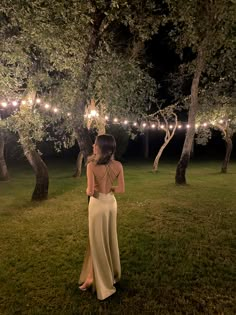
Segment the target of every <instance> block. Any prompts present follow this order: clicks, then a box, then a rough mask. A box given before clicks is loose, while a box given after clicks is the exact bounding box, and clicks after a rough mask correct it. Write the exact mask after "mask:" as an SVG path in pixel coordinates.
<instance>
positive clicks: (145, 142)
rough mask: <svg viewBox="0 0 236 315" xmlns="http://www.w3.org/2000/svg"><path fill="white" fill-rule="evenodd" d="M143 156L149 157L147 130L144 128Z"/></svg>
mask: <svg viewBox="0 0 236 315" xmlns="http://www.w3.org/2000/svg"><path fill="white" fill-rule="evenodd" d="M143 141H144V158H145V159H148V158H149V131H148V129H146V130H145V131H144V139H143Z"/></svg>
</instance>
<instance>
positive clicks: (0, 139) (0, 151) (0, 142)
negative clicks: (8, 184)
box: [0, 126, 9, 181]
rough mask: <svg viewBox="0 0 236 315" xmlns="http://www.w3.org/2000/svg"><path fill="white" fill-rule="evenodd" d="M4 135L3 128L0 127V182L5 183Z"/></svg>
mask: <svg viewBox="0 0 236 315" xmlns="http://www.w3.org/2000/svg"><path fill="white" fill-rule="evenodd" d="M4 152H5V134H4V130H3V128H1V126H0V180H1V181H6V180H8V179H9V174H8V170H7V164H6V161H5V154H4Z"/></svg>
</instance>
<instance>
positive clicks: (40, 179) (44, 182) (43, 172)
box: [25, 150, 49, 201]
mask: <svg viewBox="0 0 236 315" xmlns="http://www.w3.org/2000/svg"><path fill="white" fill-rule="evenodd" d="M25 155H26V158H27V160H28V161H29V163H30V165H31V166H32V168H33V170H34V173H35V175H36V184H35V187H34V191H33V194H32V198H31V200H37V201H40V200H45V199H47V198H48V185H49V178H48V169H47V166H46V164H45V163H44V162H43V160H42V159H41V157H40V155H39V154H38V152H37V151H36V150H33V151H29V152H27V153H25Z"/></svg>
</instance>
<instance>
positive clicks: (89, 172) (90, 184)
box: [86, 162, 94, 196]
mask: <svg viewBox="0 0 236 315" xmlns="http://www.w3.org/2000/svg"><path fill="white" fill-rule="evenodd" d="M86 194H87V195H88V196H93V195H94V174H93V164H92V162H90V163H88V165H87V189H86Z"/></svg>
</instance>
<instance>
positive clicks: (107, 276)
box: [79, 193, 121, 300]
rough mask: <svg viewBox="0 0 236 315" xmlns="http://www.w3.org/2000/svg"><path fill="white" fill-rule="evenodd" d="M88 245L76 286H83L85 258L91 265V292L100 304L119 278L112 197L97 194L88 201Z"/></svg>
mask: <svg viewBox="0 0 236 315" xmlns="http://www.w3.org/2000/svg"><path fill="white" fill-rule="evenodd" d="M88 221H89V245H88V248H87V252H86V255H85V259H84V263H83V267H82V271H81V274H80V279H79V284H82V283H83V282H85V280H86V278H87V274H88V270H89V256H90V255H91V258H92V264H93V288H94V290H96V292H97V298H98V299H99V300H104V299H106V298H107V297H109V296H110V295H112V294H113V293H115V292H116V288H115V287H114V284H115V283H116V282H117V281H119V279H120V276H121V267H120V255H119V247H118V239H117V223H116V222H117V203H116V198H115V196H114V195H113V193H108V194H103V193H97V195H96V196H93V197H91V198H90V202H89V208H88Z"/></svg>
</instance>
